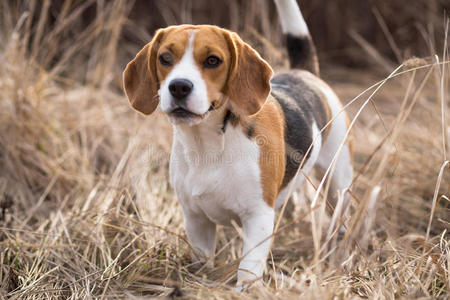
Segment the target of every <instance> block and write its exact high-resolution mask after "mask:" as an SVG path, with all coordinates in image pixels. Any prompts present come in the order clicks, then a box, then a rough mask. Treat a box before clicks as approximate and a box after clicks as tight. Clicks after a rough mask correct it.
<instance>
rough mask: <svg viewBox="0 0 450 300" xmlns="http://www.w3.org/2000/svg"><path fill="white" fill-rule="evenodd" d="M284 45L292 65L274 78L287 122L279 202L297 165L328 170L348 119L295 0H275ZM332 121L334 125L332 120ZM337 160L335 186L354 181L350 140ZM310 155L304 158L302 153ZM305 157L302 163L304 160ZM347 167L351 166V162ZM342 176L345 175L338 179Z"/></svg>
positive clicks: (272, 92) (272, 83)
mask: <svg viewBox="0 0 450 300" xmlns="http://www.w3.org/2000/svg"><path fill="white" fill-rule="evenodd" d="M275 4H276V7H277V11H278V14H279V19H280V23H281V26H282V31H283V34H284V35H285V39H286V47H287V52H288V56H289V62H290V70H288V71H285V72H281V73H277V74H276V75H275V76H274V77H273V78H272V80H271V88H272V90H271V95H272V96H273V97H274V98H275V99H276V100H277V102H278V103H279V104H280V106H281V108H282V110H283V113H284V119H285V120H284V121H285V143H286V168H285V175H284V178H283V184H282V186H283V187H285V189H284V191H282V192H281V193H280V195H279V196H278V199H277V205H278V206H279V205H281V204H282V203H283V202H284V200H285V196H286V194H287V191H288V188H286V187H287V186H288V185H289V184H291V183H292V184H294V185H295V186H298V185H299V184H300V182H301V181H302V178H301V177H303V176H299V177H300V178H299V179H298V180H297V182H295V183H294V182H292V181H293V180H292V179H293V177H294V176H295V174H296V173H297V170H298V169H299V167H301V168H302V169H303V171H304V172H305V173H307V172H309V170H310V169H311V168H312V167H313V166H314V165H318V166H319V167H320V168H321V169H324V170H326V169H327V168H328V167H329V165H330V164H331V163H332V160H333V158H334V156H335V154H336V152H337V151H338V148H339V145H340V144H341V143H343V142H344V141H343V139H344V137H345V133H346V130H347V119H346V115H345V112H342V105H341V104H340V101H339V99H338V97H337V96H336V95H335V94H334V92H333V91H332V90H331V88H330V87H329V86H328V85H327V84H326V83H325V82H324V81H322V80H321V79H320V78H319V63H318V58H317V53H316V49H315V46H314V43H313V40H312V38H311V35H310V33H309V30H308V27H307V25H306V22H305V20H304V18H303V16H302V13H301V11H300V9H299V7H298V5H297V2H296V0H275ZM328 123H330V124H328ZM343 151H344V153H343V154H341V155H340V156H339V157H338V159H336V161H337V163H338V165H342V167H339V166H338V167H337V170H336V173H337V174H335V175H334V176H332V185H334V188H335V189H343V188H346V187H348V186H349V185H350V182H351V178H352V170H351V165H350V156H351V145H350V144H346V145H345V147H344V150H343ZM305 155H306V157H304V156H305ZM302 162H304V164H303V165H301V163H302ZM347 166H349V167H347ZM339 178H341V179H339Z"/></svg>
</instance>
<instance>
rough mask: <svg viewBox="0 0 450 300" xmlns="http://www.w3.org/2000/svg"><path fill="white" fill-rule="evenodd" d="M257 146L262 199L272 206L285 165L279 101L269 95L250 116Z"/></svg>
mask: <svg viewBox="0 0 450 300" xmlns="http://www.w3.org/2000/svg"><path fill="white" fill-rule="evenodd" d="M250 120H251V121H253V122H254V128H255V129H254V130H255V139H256V143H257V144H258V146H259V149H260V154H259V166H260V170H261V184H262V188H263V198H264V201H265V202H266V203H267V204H268V205H269V206H270V207H273V206H274V204H275V200H276V197H277V195H278V193H279V192H280V189H281V184H282V182H283V177H284V169H285V165H286V159H285V144H284V138H283V137H284V120H283V113H282V111H281V108H280V105H279V103H278V102H277V101H276V100H275V99H274V98H273V97H269V99H268V100H267V102H266V103H265V104H264V106H263V108H262V109H261V110H260V111H259V112H258V113H257V114H256V115H254V116H251V117H250Z"/></svg>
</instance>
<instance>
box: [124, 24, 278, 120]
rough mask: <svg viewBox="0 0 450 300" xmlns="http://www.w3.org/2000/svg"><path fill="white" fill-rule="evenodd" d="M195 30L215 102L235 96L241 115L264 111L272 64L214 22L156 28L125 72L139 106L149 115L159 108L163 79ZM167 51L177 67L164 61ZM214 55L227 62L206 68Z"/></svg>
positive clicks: (196, 53) (210, 96)
mask: <svg viewBox="0 0 450 300" xmlns="http://www.w3.org/2000/svg"><path fill="white" fill-rule="evenodd" d="M193 31H195V34H196V35H195V40H194V59H195V60H196V62H197V65H198V67H199V69H200V70H201V72H202V77H203V79H204V80H205V81H206V84H207V87H208V99H209V100H210V102H211V103H212V102H214V106H215V107H216V108H218V107H220V106H221V105H223V104H224V103H225V102H226V99H230V100H231V104H232V106H233V108H234V111H235V112H236V113H238V114H243V115H253V114H255V113H256V112H258V111H259V110H260V109H261V107H262V105H263V104H264V102H265V101H266V99H267V96H268V95H269V92H270V78H271V76H272V74H273V71H272V69H271V67H270V66H269V64H267V62H265V61H264V60H263V59H262V58H261V57H260V56H259V54H258V53H257V52H256V51H255V50H253V49H252V48H251V47H250V46H249V45H247V44H246V43H244V42H243V41H242V40H241V39H240V38H239V36H238V35H237V34H235V33H233V32H230V31H228V30H225V29H221V28H219V27H216V26H212V25H182V26H170V27H167V28H165V29H160V30H158V31H157V32H156V34H155V36H154V38H153V40H152V41H151V42H150V43H148V44H147V45H145V46H144V48H143V49H142V50H141V51H139V53H138V54H137V55H136V57H135V58H134V59H133V60H132V61H131V62H130V63H129V64H128V65H127V67H126V69H125V71H124V74H123V78H124V88H125V92H126V95H127V97H128V99H129V101H130V103H131V105H132V106H133V108H135V109H136V110H138V111H140V112H141V113H144V114H146V115H148V114H151V113H152V112H153V111H154V110H155V109H156V107H157V105H158V102H159V97H158V95H157V91H158V89H159V87H160V82H161V81H163V80H164V78H166V76H167V75H168V74H169V73H170V71H171V70H172V68H173V67H174V66H175V65H176V64H177V63H178V62H179V61H180V60H181V58H182V56H183V54H184V53H185V50H186V46H187V43H188V39H189V36H190V34H191V33H192V32H193ZM163 53H169V54H170V55H171V56H172V58H173V61H174V63H173V65H172V66H165V65H162V64H161V63H160V62H159V59H158V57H159V56H160V55H161V54H163ZM210 55H215V56H217V57H218V58H219V59H220V60H222V64H221V65H219V66H218V67H217V68H214V69H206V68H203V61H204V60H205V59H206V58H207V57H208V56H210Z"/></svg>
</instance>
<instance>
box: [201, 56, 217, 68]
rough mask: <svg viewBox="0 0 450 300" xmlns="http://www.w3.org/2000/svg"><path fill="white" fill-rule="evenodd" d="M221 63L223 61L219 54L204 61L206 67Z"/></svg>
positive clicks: (213, 66)
mask: <svg viewBox="0 0 450 300" xmlns="http://www.w3.org/2000/svg"><path fill="white" fill-rule="evenodd" d="M221 63H222V61H221V60H220V58H218V57H217V56H214V55H211V56H209V57H208V58H207V59H205V61H204V62H203V66H204V67H205V68H209V69H212V68H216V67H218V66H219V65H220V64H221Z"/></svg>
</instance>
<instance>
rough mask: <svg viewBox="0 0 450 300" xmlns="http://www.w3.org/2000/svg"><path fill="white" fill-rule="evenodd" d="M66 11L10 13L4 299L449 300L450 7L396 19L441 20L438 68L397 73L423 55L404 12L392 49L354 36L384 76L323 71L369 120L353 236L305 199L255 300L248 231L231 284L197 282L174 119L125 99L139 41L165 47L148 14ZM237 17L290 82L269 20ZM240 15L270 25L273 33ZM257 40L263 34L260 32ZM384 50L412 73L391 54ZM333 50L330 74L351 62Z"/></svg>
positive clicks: (235, 252)
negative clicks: (245, 262)
mask: <svg viewBox="0 0 450 300" xmlns="http://www.w3.org/2000/svg"><path fill="white" fill-rule="evenodd" d="M199 2H201V3H203V2H205V1H197V2H195V3H196V4H195V7H193V6H194V4H192V3H193V2H190V1H182V2H181V3H182V4H183V5H182V6H183V7H182V8H183V9H182V10H181V12H180V10H178V12H179V15H174V11H175V9H174V7H171V6H170V7H165V6H164V5H162V4H161V3H162V2H161V1H154V2H152V5H153V7H154V8H155V9H157V10H155V11H154V14H155V15H159V16H164V18H163V19H164V20H165V21H166V22H167V23H170V22H183V21H189V20H190V19H192V18H193V15H192V13H191V14H189V12H192V11H193V10H194V8H195V9H197V8H198V7H199V6H201V4H199ZM312 2H313V1H312ZM319 2H320V1H319ZM400 2H402V1H400ZM58 3H59V5H58V7H57V10H58V13H57V14H55V11H54V10H55V7H54V5H53V4H54V3H52V2H51V1H24V2H21V1H7V0H2V1H1V2H0V62H1V64H0V206H1V209H0V298H6V297H8V298H11V299H28V298H30V299H42V298H46V299H47V298H58V299H59V298H61V299H67V298H71V299H80V298H97V297H98V298H100V297H105V298H131V299H133V298H140V297H143V298H148V297H150V296H161V297H164V296H169V297H189V298H220V299H221V298H256V297H264V298H270V299H272V298H291V297H299V296H301V297H302V298H306V299H307V298H311V299H330V298H332V297H333V296H337V297H338V298H340V299H341V298H376V299H392V298H420V297H424V298H440V299H446V298H447V297H448V291H449V287H450V239H449V236H450V235H449V233H448V230H449V228H450V226H449V224H450V223H449V222H450V208H449V206H450V199H449V197H450V171H449V170H450V167H449V157H450V144H449V140H448V136H449V134H450V127H449V121H448V120H449V105H450V95H449V89H448V87H449V74H450V72H449V70H450V65H449V64H448V46H447V42H448V35H445V34H444V33H445V32H444V31H445V28H447V30H448V21H447V27H446V26H445V25H442V24H443V23H445V22H444V17H443V13H442V11H440V10H439V9H438V8H439V7H440V5H441V3H444V2H440V1H436V2H433V3H434V4H433V7H432V8H433V9H434V10H429V11H431V12H430V13H427V14H423V13H422V9H424V8H423V7H428V4H427V2H426V1H414V3H415V4H414V5H411V6H408V9H405V10H404V12H403V14H402V12H399V11H396V17H397V18H399V19H401V18H403V19H408V18H411V16H413V15H414V14H416V15H417V16H420V17H421V18H422V17H423V16H425V19H423V18H422V19H418V20H419V21H422V22H425V23H420V24H419V25H420V26H417V24H416V25H415V26H416V27H417V28H422V31H423V32H422V33H426V34H428V35H429V36H427V37H428V38H426V40H427V41H430V43H429V44H428V46H427V45H425V46H423V47H422V48H421V50H420V51H421V53H423V52H426V53H428V55H429V57H427V58H425V59H413V60H407V61H406V62H404V63H401V65H399V66H396V65H395V64H393V63H392V61H394V59H393V57H394V58H396V59H398V60H399V61H401V60H403V59H404V58H405V56H407V55H408V53H411V51H410V50H408V51H409V52H408V51H404V49H405V48H403V47H404V46H402V45H400V46H398V45H397V44H396V40H397V39H396V37H394V36H393V35H391V31H390V28H391V27H389V26H390V24H389V22H387V21H386V22H385V19H384V16H390V15H393V14H394V10H396V9H398V8H397V7H395V6H394V5H393V6H392V7H393V8H392V11H389V10H388V8H389V7H388V8H386V7H383V8H381V9H375V10H373V11H371V14H372V13H374V14H375V15H377V14H378V15H377V18H376V19H377V20H378V23H376V25H377V26H376V27H375V30H376V32H378V33H377V35H379V32H382V33H383V35H382V36H384V38H386V39H385V40H384V41H382V42H380V41H378V42H377V43H374V42H373V41H370V40H368V39H367V38H364V36H361V35H359V34H358V33H356V32H357V29H358V28H354V32H353V33H350V34H349V35H348V36H350V37H352V38H353V39H354V40H355V41H356V42H357V43H353V45H354V46H353V47H351V49H346V50H349V52H339V53H341V54H340V55H341V56H345V55H347V56H346V57H353V58H354V56H353V54H354V53H355V51H357V52H358V51H359V52H358V53H359V57H364V59H365V62H366V66H367V65H371V67H370V68H367V67H366V69H362V70H361V69H348V68H346V67H343V66H342V65H341V66H339V67H336V66H334V67H327V63H322V73H323V75H324V77H325V78H326V80H328V81H329V82H330V83H331V85H332V86H333V87H334V88H335V90H336V91H337V93H338V94H339V96H340V97H341V99H342V100H343V102H344V103H351V104H350V105H349V106H348V110H349V113H350V115H351V116H352V117H354V120H355V123H354V128H353V131H354V143H355V151H356V154H355V169H356V171H357V172H356V173H357V176H356V177H355V180H354V185H353V187H352V190H353V194H354V199H353V201H352V215H351V217H350V218H349V219H348V220H347V227H348V229H347V231H346V233H345V235H344V236H343V237H341V238H340V239H339V240H337V237H336V234H331V235H329V234H328V233H329V230H330V229H329V226H330V225H329V221H328V220H329V217H327V213H326V209H325V206H326V204H325V201H324V199H322V198H321V197H319V199H318V202H317V204H316V205H312V206H311V199H312V198H313V196H314V189H313V187H312V186H311V185H309V186H308V187H305V190H306V192H305V193H302V194H301V195H297V197H296V198H297V199H306V200H305V201H303V202H304V203H300V202H302V201H298V202H299V203H297V204H296V205H295V207H294V209H293V210H292V211H291V213H290V214H288V216H285V217H284V218H283V219H282V221H281V224H280V226H279V228H278V231H277V232H276V238H275V242H274V245H273V249H272V252H271V256H270V258H269V261H268V270H267V273H266V278H265V282H266V286H265V287H263V288H261V289H258V290H251V291H249V292H247V293H243V294H237V293H235V292H234V289H233V281H234V280H235V278H234V274H235V272H234V271H235V268H236V262H237V259H238V257H239V239H238V236H239V234H238V231H236V230H235V229H226V228H221V229H220V231H219V245H218V249H219V251H218V253H217V258H216V268H215V269H213V270H206V269H203V268H200V269H199V268H198V267H196V266H193V265H192V263H191V259H190V256H189V253H190V250H189V245H188V244H187V242H186V237H185V234H184V231H183V226H182V215H181V211H180V208H179V206H178V204H177V200H176V197H175V195H174V193H173V190H172V189H171V188H170V186H169V184H168V174H167V172H168V168H167V166H168V154H169V151H170V143H171V141H170V140H171V129H170V126H169V124H168V122H167V121H166V120H165V118H164V117H163V116H162V115H160V114H159V113H157V114H155V115H152V116H151V117H147V118H144V117H142V116H139V115H137V114H136V113H135V112H133V111H132V110H131V109H130V108H129V107H128V104H127V101H126V99H125V97H124V95H123V94H122V92H121V87H120V85H121V83H120V82H121V71H122V68H123V65H124V62H126V61H127V60H129V59H130V58H131V57H132V53H133V52H134V53H135V52H136V50H137V49H138V45H135V44H133V43H132V42H131V41H130V38H129V39H127V40H125V39H123V38H122V36H123V35H124V33H125V35H127V34H126V33H127V32H128V33H129V32H133V33H134V37H133V38H131V39H136V38H138V39H139V40H141V43H140V44H139V46H142V42H143V41H144V40H146V39H148V38H149V37H150V35H149V34H148V32H146V31H145V30H143V29H142V28H143V27H142V26H141V27H139V26H137V25H136V24H137V23H140V22H141V23H142V22H145V21H144V20H142V18H141V19H137V21H136V19H132V18H130V19H127V17H128V16H130V11H131V14H136V10H132V3H129V2H126V1H114V2H113V1H69V0H66V1H59V2H58ZM221 3H222V4H221V5H222V6H223V5H224V4H223V2H221ZM229 3H230V4H229V5H228V6H227V5H225V7H226V8H227V9H229V10H228V11H226V12H227V13H229V15H231V16H238V15H239V14H241V15H244V16H243V17H242V18H241V19H240V20H247V21H242V22H241V23H239V24H234V25H233V24H231V25H230V27H233V28H235V29H237V30H239V31H240V32H241V33H242V34H243V35H244V36H245V37H246V38H247V40H250V41H251V43H252V44H253V45H255V46H256V47H257V48H258V50H260V51H261V52H262V53H263V54H264V56H265V57H267V58H268V59H269V61H270V62H271V63H272V65H273V66H275V67H276V68H283V67H285V66H286V61H285V60H284V49H283V48H282V47H280V42H281V41H280V40H279V38H276V37H277V36H278V32H279V31H278V30H279V27H278V26H271V25H270V24H274V23H275V22H276V20H274V18H275V19H276V17H274V16H272V15H273V13H270V14H269V11H270V10H269V9H268V7H269V6H268V4H267V3H265V2H264V3H265V4H264V5H260V6H258V5H257V2H256V1H248V2H247V1H246V2H245V3H246V4H243V3H241V2H239V1H229ZM249 3H250V4H249ZM403 3H405V1H403ZM417 3H419V4H420V3H421V4H422V6H421V5H419V4H417ZM205 5H206V4H205ZM240 5H241V6H242V5H244V6H245V5H250V6H251V5H253V7H262V8H259V9H260V10H261V11H260V13H261V14H262V15H263V16H264V15H267V16H269V15H270V16H271V18H272V20H271V21H270V22H269V18H267V19H264V18H260V19H257V18H255V11H252V12H250V10H239V7H240ZM140 6H142V2H139V1H138V7H140ZM92 7H94V9H92ZM309 7H310V10H309V11H314V9H313V8H314V7H313V6H312V5H310V6H309ZM311 7H312V8H311ZM336 9H337V8H336ZM343 9H345V7H344V8H341V10H343ZM242 11H243V12H242ZM307 11H308V10H307ZM427 11H428V10H427ZM87 12H89V13H87ZM246 14H247V15H248V16H247V18H246ZM408 14H409V15H408ZM337 18H338V17H336V19H337ZM194 19H195V18H194ZM131 20H133V21H131ZM261 20H266V21H261ZM386 20H388V21H389V20H390V19H386ZM341 21H342V20H341ZM419 21H417V22H419ZM210 22H212V21H210ZM251 22H255V27H252V26H250V27H249V26H247V27H245V26H244V27H245V30H244V29H242V26H243V24H244V25H252V23H251ZM315 22H318V21H317V20H315ZM256 23H257V24H256ZM338 23H339V24H344V22H338ZM391 23H392V22H391ZM383 24H384V25H383ZM386 24H388V25H386ZM124 25H125V26H126V30H123V26H124ZM161 25H164V24H159V26H161ZM392 26H393V25H392ZM251 28H255V29H251ZM327 28H328V27H327ZM395 28H396V30H397V31H398V30H400V33H401V32H402V31H401V30H405V28H404V27H401V26H400V27H395ZM424 28H428V31H427V30H425V29H424ZM318 31H319V32H320V28H319V29H317V28H316V29H314V30H313V32H318ZM397 31H396V32H397ZM395 34H398V32H397V33H395ZM127 36H130V35H129V34H128V35H127ZM400 36H401V34H400ZM265 37H270V38H265ZM433 38H435V41H436V43H433V42H432V41H433ZM318 39H321V37H319V38H318ZM340 42H342V41H340ZM409 42H411V41H409ZM411 43H412V42H411ZM379 44H382V45H383V46H386V45H389V47H391V48H392V51H391V52H390V53H391V54H392V53H393V54H394V55H389V54H384V52H386V47H384V48H382V49H383V50H382V51H378V50H376V49H381V48H379V47H378V46H380V45H379ZM319 45H320V43H319ZM409 45H410V46H409V48H408V49H411V48H414V47H418V45H420V43H418V42H417V43H416V44H409ZM334 46H336V47H335V49H337V48H339V47H338V46H339V41H337V42H336V45H334ZM433 46H434V47H433ZM319 49H322V52H321V54H322V57H328V58H330V57H331V59H330V60H332V58H333V57H336V56H335V55H327V54H329V53H326V51H325V50H324V49H325V47H324V46H322V47H319ZM430 49H431V50H430ZM434 49H436V50H434ZM443 49H446V50H445V51H444V50H443ZM430 51H436V53H434V52H430ZM411 54H416V55H418V54H417V53H416V52H412V53H411ZM359 65H364V62H361V61H360V62H359ZM379 67H380V68H379ZM380 69H381V70H382V72H383V73H380ZM375 70H377V71H375ZM380 74H383V75H382V76H381V75H380ZM360 110H361V113H359V111H360ZM311 207H312V208H311ZM333 228H334V227H331V232H333ZM330 249H331V250H330ZM329 250H330V251H329Z"/></svg>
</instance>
